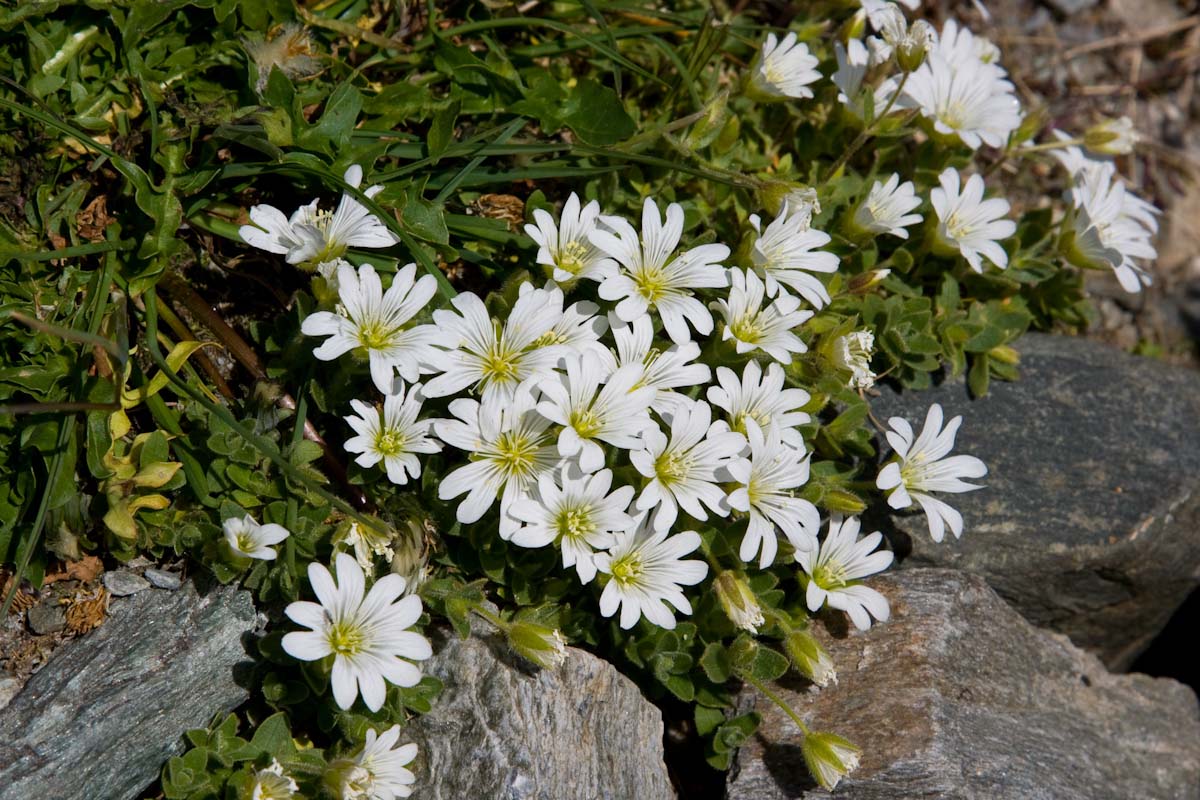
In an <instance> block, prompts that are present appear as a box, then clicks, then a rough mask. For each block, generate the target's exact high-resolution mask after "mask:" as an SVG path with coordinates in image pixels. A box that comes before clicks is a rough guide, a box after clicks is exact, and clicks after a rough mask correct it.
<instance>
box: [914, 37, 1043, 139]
mask: <svg viewBox="0 0 1200 800" xmlns="http://www.w3.org/2000/svg"><path fill="white" fill-rule="evenodd" d="M946 55H947V53H946V50H945V49H944V48H939V47H935V48H934V50H933V51H932V52H930V53H929V55H928V56H927V57H926V58H925V63H923V64H922V65H921V66H920V67H919V68H918V69H917V70H916V71H915V72H912V73H910V74H909V76H908V80H907V81H906V82H905V84H904V95H903V97H901V98H900V100H899V101H898V102H897V106H899V107H901V108H917V109H920V111H921V115H922V116H924V117H925V118H927V119H929V120H930V121H931V122H932V124H933V129H934V131H935V132H936V133H939V134H941V135H943V136H947V137H950V136H957V137H958V139H959V140H961V141H962V143H963V144H965V145H966V146H967V147H969V148H971V149H972V150H977V149H979V147H980V146H981V145H983V144H988V145H991V146H992V147H1003V146H1004V143H1005V142H1006V141H1007V140H1008V136H1009V134H1011V133H1012V132H1013V131H1015V130H1016V129H1017V127H1018V126H1020V124H1021V104H1020V102H1019V101H1018V100H1017V98H1016V95H1014V94H1013V93H1012V88H1013V87H1012V84H1011V83H1009V82H1008V81H1007V80H1005V79H1004V78H1002V77H1000V76H1001V75H1002V74H1003V70H1001V69H1000V68H999V67H998V66H996V65H994V64H989V63H985V62H983V61H980V60H979V59H978V57H976V56H971V57H969V58H961V59H959V60H957V61H952V60H947V58H946Z"/></svg>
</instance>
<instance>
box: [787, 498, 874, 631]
mask: <svg viewBox="0 0 1200 800" xmlns="http://www.w3.org/2000/svg"><path fill="white" fill-rule="evenodd" d="M860 525H861V523H859V521H858V517H848V518H846V519H842V518H841V517H840V516H839V515H836V514H835V515H834V516H832V517H830V518H829V529H828V531H826V533H825V538H824V539H823V540H822V541H821V546H820V549H819V550H797V551H796V561H798V562H799V563H800V566H801V567H802V568H803V569H804V573H805V580H806V583H807V588H806V590H805V600H806V602H807V603H808V608H809V610H810V611H818V610H820V608H821V607H822V606H825V605H828V606H829V607H830V608H836V609H838V610H840V611H845V612H846V613H847V614H848V615H849V616H850V620H851V621H852V622H853V623H854V626H855V627H856V628H858V629H859V630H862V631H865V630H866V629H867V628H870V627H871V617H874V618H875V619H877V620H879V621H880V622H883V621H886V620H887V618H888V616H889V615H890V613H891V609H890V608H889V606H888V601H887V598H886V597H884V596H883V595H881V594H880V593H879V592H877V591H876V590H874V589H872V588H871V587H869V586H863V585H862V583H861V580H862V579H863V578H866V577H867V576H869V575H874V574H875V573H877V572H883V571H884V570H885V569H887V568H888V567H889V566H891V563H892V558H893V555H892V551H891V550H879V549H878V548H879V544H880V542H882V541H883V534H882V533H879V532H878V531H876V532H875V533H872V534H869V535H868V536H864V537H863V538H862V539H859V538H858V531H859V527H860Z"/></svg>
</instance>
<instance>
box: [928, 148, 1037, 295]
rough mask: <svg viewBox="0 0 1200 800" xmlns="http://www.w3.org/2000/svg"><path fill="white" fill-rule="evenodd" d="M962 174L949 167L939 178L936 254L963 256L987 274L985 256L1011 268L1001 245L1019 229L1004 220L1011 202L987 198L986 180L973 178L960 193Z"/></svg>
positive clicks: (935, 192)
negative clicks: (984, 197) (958, 254)
mask: <svg viewBox="0 0 1200 800" xmlns="http://www.w3.org/2000/svg"><path fill="white" fill-rule="evenodd" d="M959 181H960V178H959V175H958V170H956V169H955V168H954V167H946V169H945V171H943V172H942V174H941V175H939V176H938V182H939V183H940V184H941V187H940V188H936V189H934V190H932V191H931V192H930V194H929V200H930V202H931V203H932V204H933V210H934V211H935V212H937V217H938V227H937V241H936V242H935V243H934V249H935V251H938V252H940V253H941V254H942V255H950V254H952V253H961V254H962V257H963V258H965V259H966V260H967V263H968V264H970V265H971V269H973V270H975V271H976V272H979V273H982V272H983V262H982V260H981V258H980V257H981V256H986V257H987V259H988V260H989V261H991V262H992V263H993V264H995V265H996V266H998V267H1000V269H1004V268H1005V267H1007V266H1008V253H1006V252H1005V251H1004V248H1003V247H1001V246H1000V244H999V241H1000V240H1001V239H1007V238H1008V237H1009V236H1012V235H1013V234H1014V233H1015V232H1016V230H1017V224H1016V223H1015V222H1013V221H1012V220H1010V219H1003V217H1004V215H1005V214H1007V213H1008V210H1009V205H1008V201H1007V200H1004V199H1001V198H998V197H995V198H991V199H989V200H984V199H983V189H984V184H983V178H981V177H979V176H978V175H972V176H971V177H970V178H968V179H967V183H966V185H965V186H963V187H962V193H961V194H960V193H959Z"/></svg>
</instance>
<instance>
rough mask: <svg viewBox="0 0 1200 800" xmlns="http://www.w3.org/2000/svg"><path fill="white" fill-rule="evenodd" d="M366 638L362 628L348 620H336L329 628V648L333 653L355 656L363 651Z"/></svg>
mask: <svg viewBox="0 0 1200 800" xmlns="http://www.w3.org/2000/svg"><path fill="white" fill-rule="evenodd" d="M365 646H366V639H365V637H364V636H363V633H362V628H360V627H359V626H357V625H354V624H351V623H348V622H336V623H334V624H333V625H332V626H330V628H329V649H330V650H332V651H333V653H334V655H339V656H355V655H358V654H359V653H361V652H362V651H363V648H364V647H365Z"/></svg>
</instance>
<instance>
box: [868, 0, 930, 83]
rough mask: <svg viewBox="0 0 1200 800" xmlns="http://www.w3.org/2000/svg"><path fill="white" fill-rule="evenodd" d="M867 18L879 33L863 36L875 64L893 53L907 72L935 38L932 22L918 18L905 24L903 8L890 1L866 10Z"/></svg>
mask: <svg viewBox="0 0 1200 800" xmlns="http://www.w3.org/2000/svg"><path fill="white" fill-rule="evenodd" d="M867 18H868V19H869V20H870V21H871V27H873V28H874V29H875V30H877V31H878V32H879V36H872V37H870V38H869V39H867V45H868V46H869V47H870V49H871V55H872V60H873V62H874V63H876V64H882V63H883V62H885V61H887V60H888V59H889V58H891V57H892V54H893V53H895V54H896V57H897V60H898V62H899V64H900V68H901V69H903V70H904V71H905V72H911V71H912V70H913V69H915V67H916V66H918V65H920V64H921V62H922V61H923V60H924V58H925V54H926V53H927V52H928V50H929V48H930V47H932V45H933V42H934V40H935V39H936V34H935V33H934V30H933V26H931V25H930V24H929V23H928V22H926V21H925V20H923V19H919V20H917V21H916V22H914V23H913V24H912V27H909V25H908V21H907V20H906V19H905V18H904V12H903V11H901V10H900V9H898V8H896V6H894V5H892V4H891V3H887V4H884V5H882V6H881V7H878V8H877V9H875V10H873V11H868V12H867Z"/></svg>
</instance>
